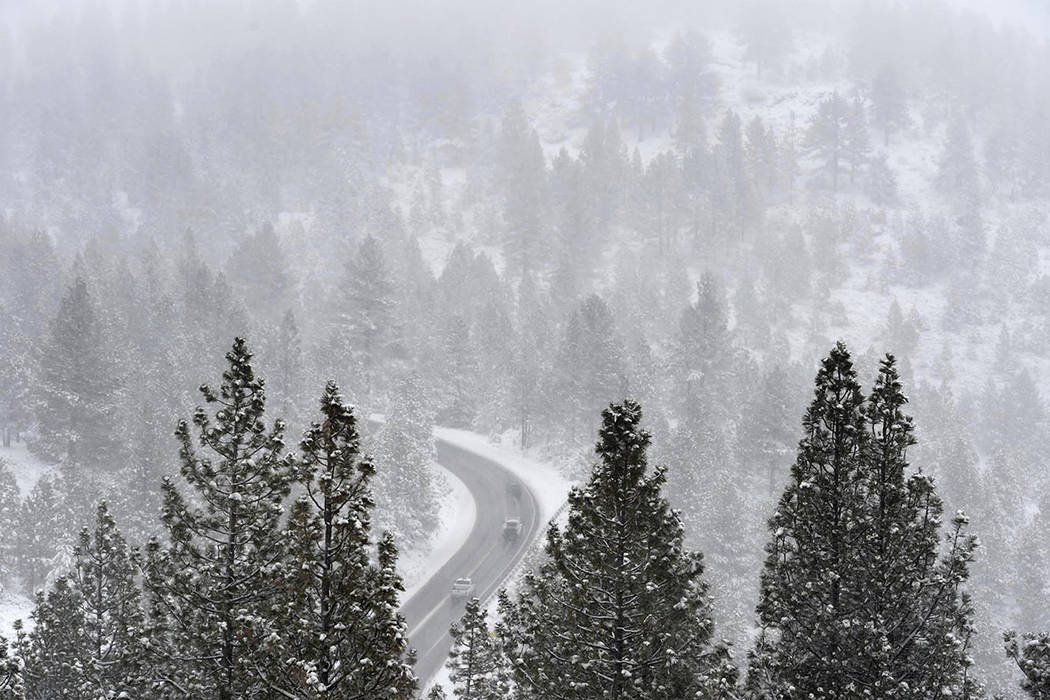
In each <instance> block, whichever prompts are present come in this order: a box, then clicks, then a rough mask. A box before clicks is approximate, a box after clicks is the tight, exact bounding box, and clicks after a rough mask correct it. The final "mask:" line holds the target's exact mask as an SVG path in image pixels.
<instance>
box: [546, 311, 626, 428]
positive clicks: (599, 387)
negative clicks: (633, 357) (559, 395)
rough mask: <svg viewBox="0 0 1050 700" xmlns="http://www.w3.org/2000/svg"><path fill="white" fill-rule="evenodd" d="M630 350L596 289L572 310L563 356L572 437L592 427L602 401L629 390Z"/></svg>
mask: <svg viewBox="0 0 1050 700" xmlns="http://www.w3.org/2000/svg"><path fill="white" fill-rule="evenodd" d="M624 355H625V351H624V346H623V339H622V337H621V336H620V333H619V332H618V331H617V329H616V321H615V319H614V318H613V315H612V312H611V311H610V310H609V306H608V304H606V302H605V301H604V300H603V299H602V298H601V297H600V296H598V295H597V294H591V295H590V296H588V297H587V298H586V299H584V300H583V302H582V303H580V304H579V306H577V307H576V309H574V310H573V312H572V314H571V315H570V316H569V318H568V321H567V322H566V324H565V337H564V340H563V344H562V348H561V352H560V356H559V358H558V361H559V363H560V364H559V367H558V368H557V371H558V376H559V378H560V380H561V381H562V391H563V393H564V394H563V395H564V398H563V401H564V402H565V404H566V405H563V407H562V408H563V411H564V415H565V424H564V429H565V430H566V431H567V432H568V433H569V434H568V436H567V437H568V438H569V440H570V442H576V441H577V440H582V439H583V438H584V436H585V435H587V434H590V433H591V431H592V430H593V429H594V420H595V416H596V415H597V414H598V411H599V410H601V407H602V406H606V405H608V403H609V402H610V401H617V400H620V399H622V398H623V396H624V394H625V393H626V391H627V366H626V362H625V360H624Z"/></svg>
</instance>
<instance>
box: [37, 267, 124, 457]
mask: <svg viewBox="0 0 1050 700" xmlns="http://www.w3.org/2000/svg"><path fill="white" fill-rule="evenodd" d="M120 388H121V387H120V380H119V378H118V376H117V372H116V368H115V367H114V366H113V364H112V361H111V360H110V356H109V354H108V351H107V343H106V336H105V333H104V330H103V326H102V319H101V318H100V317H99V311H98V308H97V306H96V305H95V302H94V300H93V299H92V298H91V295H90V294H89V293H88V287H87V284H86V283H85V282H84V280H82V279H80V278H77V279H76V280H75V281H74V282H73V285H72V286H71V287H70V288H69V290H68V291H67V292H66V295H65V296H64V297H63V298H62V301H61V303H60V305H59V308H58V314H57V315H56V316H55V318H54V320H53V321H52V323H51V332H50V336H49V342H48V344H47V346H46V350H45V351H44V352H42V353H41V356H40V376H39V385H38V387H37V392H38V393H37V410H36V416H37V433H38V436H37V438H36V439H35V440H34V441H33V442H32V443H31V445H30V447H31V448H32V449H33V450H34V451H35V452H37V453H38V454H40V455H42V456H44V457H47V458H51V459H56V460H60V461H61V462H62V463H63V465H64V466H65V467H66V468H68V469H70V470H71V471H76V470H77V469H78V468H81V467H86V468H89V469H110V470H112V469H116V468H117V466H119V464H120V463H121V462H120V459H119V455H120V450H121V448H122V445H121V444H120V440H119V438H118V437H117V436H118V435H119V433H118V431H115V430H114V418H115V416H116V411H117V396H118V394H119V392H120Z"/></svg>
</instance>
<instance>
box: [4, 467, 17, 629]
mask: <svg viewBox="0 0 1050 700" xmlns="http://www.w3.org/2000/svg"><path fill="white" fill-rule="evenodd" d="M21 508H22V498H21V496H20V494H19V491H18V482H17V481H15V475H14V474H12V473H11V468H10V467H9V466H8V465H7V462H5V461H4V460H3V459H0V581H6V580H8V579H9V578H10V576H11V574H12V573H13V571H12V569H13V565H14V563H15V560H16V557H17V556H18V541H19V530H18V528H19V520H20V517H21ZM2 646H3V645H0V647H2Z"/></svg>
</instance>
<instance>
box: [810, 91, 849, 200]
mask: <svg viewBox="0 0 1050 700" xmlns="http://www.w3.org/2000/svg"><path fill="white" fill-rule="evenodd" d="M849 112H850V108H849V105H848V104H847V103H846V100H845V99H843V97H842V96H841V95H839V94H838V93H837V92H836V93H834V94H832V95H830V96H828V97H826V98H825V99H823V100H822V101H821V102H820V105H819V106H818V107H817V113H816V114H815V115H814V116H813V120H812V121H811V122H810V124H809V130H808V131H807V132H806V147H807V148H808V150H809V152H810V153H811V154H813V155H814V156H816V157H817V158H819V159H820V160H821V161H822V162H823V165H822V166H821V168H822V169H823V170H824V171H825V173H826V174H827V176H828V177H829V178H830V180H831V189H832V190H834V191H835V192H838V189H839V170H840V163H841V161H842V160H843V159H844V158H845V157H846V142H847V131H848V130H849V128H850V126H849V125H850V114H849Z"/></svg>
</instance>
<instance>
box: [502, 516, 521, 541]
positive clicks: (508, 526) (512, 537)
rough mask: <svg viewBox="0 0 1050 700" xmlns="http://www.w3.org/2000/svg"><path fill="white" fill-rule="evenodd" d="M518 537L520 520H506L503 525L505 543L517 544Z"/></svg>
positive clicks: (519, 534)
mask: <svg viewBox="0 0 1050 700" xmlns="http://www.w3.org/2000/svg"><path fill="white" fill-rule="evenodd" d="M519 537H521V520H519V519H518V518H507V519H506V521H504V523H503V539H504V540H505V541H507V542H517V541H518V538H519Z"/></svg>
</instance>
